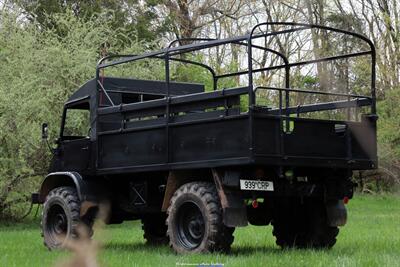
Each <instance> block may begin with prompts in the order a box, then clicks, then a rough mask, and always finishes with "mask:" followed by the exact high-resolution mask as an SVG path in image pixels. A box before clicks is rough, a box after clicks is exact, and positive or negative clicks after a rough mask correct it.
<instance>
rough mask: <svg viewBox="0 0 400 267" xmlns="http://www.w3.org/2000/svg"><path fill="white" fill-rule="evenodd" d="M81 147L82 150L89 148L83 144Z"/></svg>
mask: <svg viewBox="0 0 400 267" xmlns="http://www.w3.org/2000/svg"><path fill="white" fill-rule="evenodd" d="M81 149H82V150H89V147H88V146H84V147H82V148H81Z"/></svg>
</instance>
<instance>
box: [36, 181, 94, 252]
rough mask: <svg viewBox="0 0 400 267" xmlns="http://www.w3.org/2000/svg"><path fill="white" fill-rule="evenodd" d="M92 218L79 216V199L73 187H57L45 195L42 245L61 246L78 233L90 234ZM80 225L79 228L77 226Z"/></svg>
mask: <svg viewBox="0 0 400 267" xmlns="http://www.w3.org/2000/svg"><path fill="white" fill-rule="evenodd" d="M92 219H93V218H91V219H90V220H87V219H85V220H82V219H81V218H80V200H79V198H78V194H77V192H76V189H75V188H73V187H58V188H55V189H53V190H52V191H50V193H49V194H48V195H47V198H46V202H45V203H44V207H43V214H42V235H43V238H44V245H45V246H46V247H48V248H49V249H50V250H51V249H58V248H63V247H64V246H65V244H66V242H67V240H68V239H73V238H77V237H78V236H79V235H80V234H81V235H83V234H86V235H87V236H90V235H91V234H92V229H91V227H92V224H93V220H92ZM79 227H81V228H79Z"/></svg>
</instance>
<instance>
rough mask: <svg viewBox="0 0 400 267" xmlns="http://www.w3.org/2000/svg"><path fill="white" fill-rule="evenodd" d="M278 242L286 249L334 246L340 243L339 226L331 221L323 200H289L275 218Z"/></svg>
mask: <svg viewBox="0 0 400 267" xmlns="http://www.w3.org/2000/svg"><path fill="white" fill-rule="evenodd" d="M272 225H273V226H274V230H273V235H274V236H275V237H276V244H277V245H279V246H280V247H282V248H290V247H297V248H331V247H333V245H334V244H335V243H336V236H337V235H338V233H339V229H338V227H331V226H329V225H328V223H327V214H326V209H325V205H324V203H323V201H322V200H317V199H304V202H303V203H301V202H300V200H298V199H291V200H286V201H285V202H284V203H282V205H280V211H279V212H277V213H276V214H275V217H274V219H273V221H272Z"/></svg>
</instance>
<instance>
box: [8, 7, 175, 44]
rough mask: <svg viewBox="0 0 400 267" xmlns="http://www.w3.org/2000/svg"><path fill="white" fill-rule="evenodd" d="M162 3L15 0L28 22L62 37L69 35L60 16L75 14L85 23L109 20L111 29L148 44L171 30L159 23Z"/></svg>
mask: <svg viewBox="0 0 400 267" xmlns="http://www.w3.org/2000/svg"><path fill="white" fill-rule="evenodd" d="M160 2H161V1H160V0H152V1H144V2H143V1H139V0H92V1H86V0H67V1H53V0H34V1H31V0H15V3H16V4H17V5H18V6H19V7H21V8H22V9H23V10H24V12H25V13H26V15H27V18H28V19H30V20H33V21H34V22H35V23H37V24H38V25H39V26H40V27H41V28H43V29H51V30H55V32H56V33H57V34H59V35H60V36H64V35H65V29H63V28H62V27H60V24H59V23H58V21H57V15H59V14H63V13H71V14H72V15H73V16H75V17H77V18H80V19H83V20H84V21H90V20H93V18H94V17H95V18H97V17H99V16H100V17H103V18H104V19H105V20H107V21H108V22H107V24H108V27H109V28H110V29H115V30H117V31H121V29H122V28H123V29H124V31H125V33H126V37H129V38H130V39H132V38H133V39H135V38H136V39H137V40H142V41H147V42H148V41H154V40H155V39H157V38H159V37H161V36H162V35H163V34H164V32H165V31H166V29H167V22H163V23H157V22H158V21H157V19H158V16H157V14H156V12H155V7H156V6H157V5H158V4H159V3H160ZM119 37H120V38H121V37H122V36H119ZM123 40H124V41H127V40H128V39H125V38H124V39H123Z"/></svg>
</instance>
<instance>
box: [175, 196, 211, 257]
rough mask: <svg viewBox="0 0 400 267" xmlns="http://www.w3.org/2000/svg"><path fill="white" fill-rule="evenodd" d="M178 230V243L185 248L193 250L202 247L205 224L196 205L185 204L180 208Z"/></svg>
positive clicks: (191, 203) (192, 203)
mask: <svg viewBox="0 0 400 267" xmlns="http://www.w3.org/2000/svg"><path fill="white" fill-rule="evenodd" d="M176 228H177V229H176V230H177V236H178V241H179V243H180V244H181V245H182V246H183V247H184V248H186V249H188V250H193V249H195V248H197V247H198V246H200V244H201V243H202V241H203V239H204V233H205V222H204V217H203V214H202V212H201V210H200V208H199V207H198V205H197V204H196V203H194V202H185V203H183V204H182V205H181V206H180V208H179V210H178V213H177V224H176Z"/></svg>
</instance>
